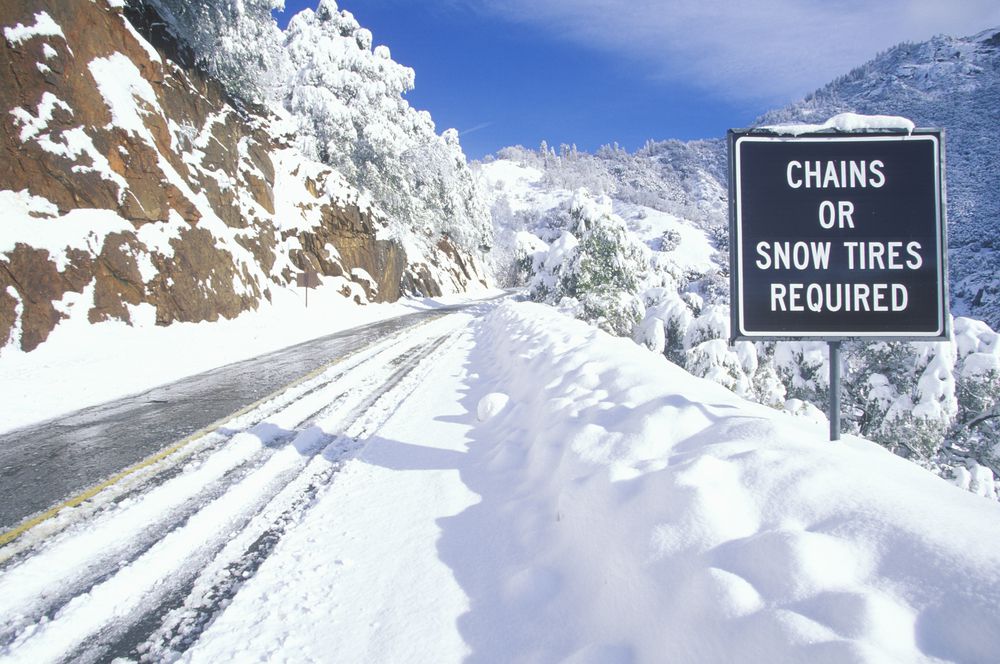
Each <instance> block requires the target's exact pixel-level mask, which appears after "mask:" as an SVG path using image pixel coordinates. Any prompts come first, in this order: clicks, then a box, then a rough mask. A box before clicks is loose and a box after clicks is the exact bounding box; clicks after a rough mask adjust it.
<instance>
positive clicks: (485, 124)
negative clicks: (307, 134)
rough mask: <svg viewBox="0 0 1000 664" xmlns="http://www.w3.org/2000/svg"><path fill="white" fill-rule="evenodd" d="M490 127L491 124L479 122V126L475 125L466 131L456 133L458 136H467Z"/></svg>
mask: <svg viewBox="0 0 1000 664" xmlns="http://www.w3.org/2000/svg"><path fill="white" fill-rule="evenodd" d="M492 126H493V123H492V122H480V123H479V124H477V125H475V126H474V127H469V128H468V129H463V130H461V131H460V132H458V135H459V136H467V135H468V134H472V133H474V132H477V131H479V130H480V129H486V128H487V127H492Z"/></svg>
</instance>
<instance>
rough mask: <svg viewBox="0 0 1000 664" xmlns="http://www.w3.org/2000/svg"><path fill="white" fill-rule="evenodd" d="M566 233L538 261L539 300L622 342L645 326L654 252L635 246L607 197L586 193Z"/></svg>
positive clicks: (535, 291) (575, 203)
mask: <svg viewBox="0 0 1000 664" xmlns="http://www.w3.org/2000/svg"><path fill="white" fill-rule="evenodd" d="M564 224H565V230H564V231H563V233H562V235H561V236H560V237H559V239H557V240H556V241H555V242H554V243H553V244H552V246H551V247H550V249H549V251H548V253H547V254H544V255H541V256H540V257H539V260H538V261H536V265H535V266H534V267H535V275H534V277H533V278H532V282H531V289H530V291H531V295H532V297H533V299H536V300H538V301H544V302H548V303H550V304H559V305H561V306H563V307H564V308H566V309H567V310H570V311H572V312H573V313H575V314H576V315H577V316H578V317H580V318H582V319H584V320H587V321H589V322H591V323H594V324H595V325H597V326H598V327H600V328H601V329H603V330H605V331H606V332H609V333H611V334H615V335H618V336H630V335H631V334H632V332H633V328H634V327H635V326H636V324H638V323H639V322H640V321H641V320H642V314H643V310H644V306H643V303H642V300H641V299H640V297H639V295H640V293H641V292H642V291H643V290H644V287H645V278H646V276H647V273H648V270H649V250H648V249H647V248H646V247H645V245H643V244H641V243H639V242H637V241H636V240H634V239H633V238H632V237H631V236H630V235H629V233H628V231H627V230H626V228H625V223H624V222H623V221H622V220H621V218H620V217H618V216H616V215H614V214H613V213H612V212H611V201H610V199H608V198H607V197H606V196H601V197H598V198H595V197H593V196H591V194H590V193H589V192H587V191H586V190H585V189H579V190H577V192H576V193H575V194H574V196H573V200H572V202H571V203H570V205H569V209H568V211H567V214H566V216H565V218H564Z"/></svg>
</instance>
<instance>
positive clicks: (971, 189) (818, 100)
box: [758, 26, 1000, 328]
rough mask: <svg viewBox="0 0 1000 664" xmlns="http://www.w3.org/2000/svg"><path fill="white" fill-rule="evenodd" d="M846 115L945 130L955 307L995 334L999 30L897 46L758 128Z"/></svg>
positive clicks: (999, 269) (999, 271) (999, 309)
mask: <svg viewBox="0 0 1000 664" xmlns="http://www.w3.org/2000/svg"><path fill="white" fill-rule="evenodd" d="M845 111H854V112H857V113H865V114H869V115H875V114H888V115H904V116H906V117H908V118H910V119H912V120H913V121H914V122H916V124H917V126H921V127H940V128H943V129H944V130H945V151H946V155H947V180H948V182H947V186H948V234H949V238H948V239H949V247H950V252H949V259H950V260H949V271H950V284H951V297H952V307H953V310H954V312H955V314H956V315H962V316H973V317H975V318H979V319H981V320H985V321H986V322H988V323H989V324H990V325H991V326H993V327H994V328H997V327H998V326H1000V253H998V249H997V246H996V242H997V238H998V237H1000V158H998V150H997V140H996V132H997V127H1000V26H998V27H995V28H993V29H991V30H985V31H983V32H981V33H979V34H977V35H973V36H971V37H964V38H957V37H949V36H944V35H941V36H938V37H935V38H933V39H931V40H930V41H927V42H922V43H918V44H911V43H906V44H900V45H899V46H895V47H893V48H891V49H889V50H888V51H886V52H884V53H882V54H880V55H878V56H877V57H875V58H874V59H873V60H871V61H870V62H867V63H865V64H864V65H862V66H860V67H858V68H857V69H855V70H854V71H852V72H850V73H848V74H846V75H845V76H843V77H841V78H839V79H837V80H835V81H833V82H832V83H830V84H829V85H827V86H825V87H823V88H821V89H819V90H817V91H816V92H814V93H812V94H811V95H809V96H808V97H806V98H805V99H804V100H802V101H800V102H797V103H795V104H792V105H790V106H788V107H786V108H783V109H780V110H775V111H772V112H770V113H767V114H766V115H764V116H763V117H761V118H760V119H759V120H758V123H759V124H777V123H781V122H822V121H823V120H824V119H826V118H828V117H830V116H833V115H835V114H837V113H842V112H845Z"/></svg>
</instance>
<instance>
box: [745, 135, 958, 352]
mask: <svg viewBox="0 0 1000 664" xmlns="http://www.w3.org/2000/svg"><path fill="white" fill-rule="evenodd" d="M733 134H734V136H733V138H732V139H731V143H730V144H731V145H732V157H733V162H734V163H733V167H732V169H731V173H730V177H732V178H733V180H734V183H733V186H732V187H731V190H732V191H731V193H732V194H733V195H735V199H734V201H733V203H732V209H733V210H734V218H733V232H734V233H735V235H736V237H735V238H734V239H735V245H734V249H733V251H732V252H731V254H730V256H731V257H732V258H735V259H736V262H737V265H736V270H737V272H736V273H737V284H736V285H737V287H736V289H735V290H736V291H737V292H736V293H734V295H736V296H737V302H738V306H737V311H738V312H739V319H738V326H737V330H735V334H733V332H731V333H730V336H731V337H732V339H733V340H734V341H735V340H739V339H755V340H758V341H765V340H782V339H794V338H800V339H814V340H837V339H849V338H852V337H865V338H869V339H894V340H926V341H930V340H940V339H944V338H947V336H948V333H949V332H948V325H947V317H948V316H947V309H948V302H947V300H946V298H947V297H948V285H947V283H946V282H945V277H946V265H945V263H946V260H947V252H946V249H945V246H944V245H945V243H946V235H945V229H944V206H943V204H942V201H943V198H942V196H943V186H944V181H943V178H942V158H941V138H942V135H943V132H942V131H940V130H929V129H917V130H914V131H913V132H912V133H905V134H897V133H867V134H805V135H798V136H794V135H783V134H769V133H760V134H753V133H741V132H733ZM915 140H916V141H931V143H932V144H933V146H934V216H935V230H936V233H935V242H936V249H937V253H936V256H937V259H938V260H937V273H938V274H937V304H938V306H937V317H938V320H937V329H936V330H934V331H927V332H912V331H893V330H889V331H884V330H879V331H877V332H876V331H871V332H856V331H848V332H832V331H825V332H824V331H810V332H802V331H796V330H768V331H755V332H747V331H746V329H745V325H744V320H743V314H744V307H743V288H744V280H743V252H742V251H741V249H742V247H743V237H742V232H743V219H742V216H743V215H742V206H741V204H740V203H741V202H742V196H741V194H742V182H741V179H740V176H739V174H740V172H741V171H740V145H741V144H742V143H747V142H749V143H775V142H787V143H808V142H814V143H827V142H830V141H835V142H874V141H878V142H887V141H915ZM730 241H731V242H732V241H733V238H731V239H730ZM730 269H732V266H730ZM734 322H737V321H734Z"/></svg>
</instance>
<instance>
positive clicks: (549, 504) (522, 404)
mask: <svg viewBox="0 0 1000 664" xmlns="http://www.w3.org/2000/svg"><path fill="white" fill-rule="evenodd" d="M479 345H480V347H481V348H484V349H488V350H484V351H483V353H484V357H483V358H482V359H481V360H480V363H481V364H482V365H484V366H489V367H491V371H490V372H487V371H485V370H484V371H483V373H484V374H487V373H492V376H491V377H492V379H493V380H492V381H491V382H490V384H488V385H486V386H484V388H483V389H484V390H488V391H498V392H503V393H505V394H509V395H510V402H509V403H508V404H507V406H506V407H505V408H504V409H503V411H501V412H500V413H498V414H497V415H496V416H495V417H494V418H493V419H491V420H490V421H488V422H486V423H483V424H481V425H480V426H479V428H478V429H477V431H476V434H475V440H474V441H473V442H472V443H471V444H470V449H478V450H479V453H480V455H481V457H482V458H483V459H484V462H483V467H482V468H480V469H478V470H477V471H475V472H469V473H467V474H466V475H464V476H463V477H464V478H465V479H466V483H468V484H470V486H471V487H472V488H473V489H474V490H475V491H477V492H478V493H480V494H481V495H482V501H481V502H480V503H479V504H478V505H476V506H475V507H474V508H471V509H470V511H469V512H472V511H475V514H474V515H472V514H470V513H468V512H467V513H466V515H467V516H468V517H469V520H471V519H472V518H473V516H474V517H475V518H476V519H478V520H480V521H481V522H486V523H489V524H490V530H491V533H492V536H493V539H494V542H495V543H499V542H502V543H503V544H502V545H497V546H496V548H495V550H493V551H492V552H491V553H490V554H489V556H486V555H485V554H484V555H483V556H482V558H481V559H479V560H478V564H481V565H484V567H483V568H482V569H481V570H480V573H481V574H482V575H483V576H484V577H488V578H490V579H492V580H491V581H484V582H483V584H482V585H481V587H479V588H477V591H481V592H479V593H478V594H477V596H474V597H473V598H472V610H471V612H470V613H469V614H467V615H465V616H463V617H462V618H461V621H460V622H461V626H462V630H463V632H464V633H465V635H466V641H467V643H469V645H470V646H471V647H472V649H473V652H474V653H478V654H480V655H485V660H490V659H491V658H493V659H495V660H496V661H500V660H502V661H526V660H530V661H559V660H562V659H563V658H571V660H572V661H639V662H654V661H686V662H694V661H697V662H722V661H741V662H776V661H781V662H793V661H794V662H805V661H808V662H811V663H816V662H838V663H839V662H889V661H906V662H920V661H937V660H938V658H940V659H945V660H949V661H961V662H982V661H990V660H992V659H994V658H995V655H996V652H997V651H998V649H1000V600H998V599H997V598H998V597H1000V550H998V549H997V547H996V545H995V543H996V542H997V541H1000V506H998V505H996V504H994V503H990V502H987V501H983V500H982V499H980V498H978V497H976V496H974V495H971V494H969V493H966V492H963V491H961V490H959V489H958V488H957V487H955V486H952V485H949V484H948V483H946V482H945V481H943V480H941V479H939V478H937V477H934V476H933V475H931V474H929V473H927V472H926V471H924V470H922V469H920V468H918V467H917V466H915V465H913V464H911V463H910V462H907V461H905V460H903V459H900V458H898V457H896V456H893V455H892V454H890V453H888V452H886V451H885V450H884V449H882V448H880V447H879V446H877V445H875V444H873V443H870V442H867V441H864V440H861V439H857V438H853V437H850V436H848V437H845V439H844V441H842V442H841V443H839V444H831V443H829V442H827V440H826V430H825V427H824V426H823V425H822V424H820V423H816V422H812V421H810V419H809V418H803V417H792V416H790V415H787V414H784V413H780V412H777V411H774V410H771V409H768V408H765V407H763V406H758V405H755V404H751V403H748V402H746V401H743V400H741V399H739V398H738V397H736V396H734V395H733V394H732V393H730V392H728V391H726V390H724V389H722V388H720V387H719V386H717V385H714V384H711V383H709V382H707V381H705V380H701V379H697V378H693V377H692V376H691V375H689V374H687V373H685V372H684V371H682V370H680V369H679V368H677V367H676V366H674V365H672V364H670V363H669V362H667V361H666V360H664V359H663V358H655V359H654V358H653V357H651V356H650V354H649V353H648V352H647V351H645V350H644V349H642V348H641V347H639V346H637V345H635V344H633V343H632V342H630V341H628V340H624V339H613V338H611V337H609V336H607V335H605V334H603V333H601V332H599V331H597V330H595V329H593V328H591V327H589V326H587V325H585V324H583V323H579V322H572V321H569V320H567V319H565V318H564V317H562V316H560V315H559V314H557V313H555V312H553V311H552V310H551V309H550V308H547V307H544V306H540V305H533V304H516V305H515V304H506V305H502V306H500V307H499V308H498V309H497V310H496V311H495V312H494V313H493V314H491V315H490V316H489V317H488V318H487V320H486V321H485V323H484V329H483V333H482V334H481V338H480V339H479ZM477 364H478V363H477ZM477 446H478V448H477ZM445 530H446V532H445V538H444V539H447V535H448V533H447V526H445ZM458 576H459V578H462V575H461V574H459V575H458ZM484 589H485V590H484ZM483 592H485V595H484V594H483ZM501 625H502V628H501ZM497 629H502V631H503V633H504V636H503V639H502V642H501V640H500V639H499V638H498V637H496V636H492V635H491V634H494V633H495V631H496V630H497ZM485 660H484V661H485Z"/></svg>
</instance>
